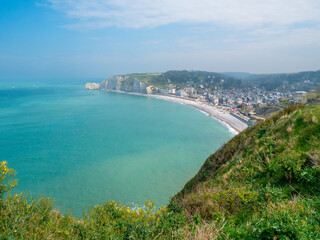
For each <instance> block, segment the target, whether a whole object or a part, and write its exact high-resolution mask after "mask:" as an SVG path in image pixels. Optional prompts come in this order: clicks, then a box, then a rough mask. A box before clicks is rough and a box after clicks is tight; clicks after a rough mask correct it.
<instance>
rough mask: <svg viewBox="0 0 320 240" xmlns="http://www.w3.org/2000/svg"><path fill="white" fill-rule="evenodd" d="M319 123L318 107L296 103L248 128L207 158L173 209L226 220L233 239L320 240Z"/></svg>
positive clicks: (315, 98)
mask: <svg viewBox="0 0 320 240" xmlns="http://www.w3.org/2000/svg"><path fill="white" fill-rule="evenodd" d="M309 99H310V98H309ZM319 99H320V98H319V94H318V95H317V96H316V94H313V99H312V100H309V101H310V102H312V103H315V102H318V101H319ZM319 122H320V106H307V107H304V106H299V105H295V106H290V107H287V108H286V109H284V110H283V111H281V112H279V113H277V114H276V115H274V116H273V117H271V118H269V119H268V120H267V121H265V122H262V123H259V124H257V125H256V126H254V127H251V128H249V129H247V130H245V131H244V132H242V133H241V134H239V135H238V136H236V137H235V138H233V139H232V140H230V141H229V142H228V143H227V144H225V145H224V146H223V147H221V148H220V149H219V150H218V151H217V152H216V153H215V154H212V155H211V156H210V157H209V158H208V159H207V160H206V161H205V163H204V165H203V166H202V168H201V170H200V171H199V173H198V174H197V175H196V176H195V177H194V178H193V179H191V180H190V181H189V182H188V183H187V184H186V186H185V187H184V189H183V190H182V191H181V192H180V193H179V194H177V195H176V196H175V197H174V198H173V199H172V202H171V204H170V206H171V207H172V208H174V209H179V208H181V209H183V211H184V212H185V213H186V214H187V215H188V216H189V217H193V218H194V217H195V216H196V217H198V218H200V219H203V220H205V221H207V222H211V223H213V224H217V223H219V222H223V223H224V224H225V225H224V228H223V230H222V232H223V233H224V234H225V235H227V236H229V237H230V238H231V239H320V228H319V226H320V215H319V211H320V198H319V196H320V185H319V180H320V140H319V139H320V124H319Z"/></svg>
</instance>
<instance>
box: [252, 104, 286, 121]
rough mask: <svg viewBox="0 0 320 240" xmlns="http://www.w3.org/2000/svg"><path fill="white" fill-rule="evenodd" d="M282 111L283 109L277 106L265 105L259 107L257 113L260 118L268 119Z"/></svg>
mask: <svg viewBox="0 0 320 240" xmlns="http://www.w3.org/2000/svg"><path fill="white" fill-rule="evenodd" d="M280 110H281V107H278V106H275V105H265V106H261V107H258V108H257V109H256V110H255V112H256V114H257V115H258V116H259V117H263V118H268V117H270V116H271V115H272V114H273V113H275V112H278V111H280Z"/></svg>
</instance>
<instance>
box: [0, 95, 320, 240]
mask: <svg viewBox="0 0 320 240" xmlns="http://www.w3.org/2000/svg"><path fill="white" fill-rule="evenodd" d="M319 100H320V93H319V92H314V93H312V94H310V95H309V98H308V103H307V104H306V105H305V106H303V105H290V106H288V107H287V108H285V109H283V110H281V111H280V112H278V113H276V114H275V115H273V116H272V117H271V118H269V119H267V120H266V121H265V122H260V123H258V124H257V125H255V126H253V127H251V128H248V129H246V130H245V131H243V132H242V133H240V134H238V135H237V136H235V137H234V138H233V139H231V140H230V141H229V142H227V143H226V144H225V145H223V146H222V147H221V148H220V149H219V150H218V151H217V152H215V153H214V154H212V155H211V156H209V157H208V159H207V160H206V161H205V163H204V165H203V166H202V168H201V169H200V171H199V172H198V173H197V174H196V176H195V177H194V178H193V179H191V180H190V181H189V182H188V183H187V184H186V185H185V187H184V188H183V189H182V190H181V192H180V193H178V194H177V195H176V196H174V197H173V198H172V200H171V202H170V204H169V205H168V207H163V208H160V209H158V210H156V209H155V208H154V207H153V203H152V202H146V204H145V206H144V207H143V208H141V209H139V210H135V209H130V208H128V207H126V206H123V205H121V204H120V203H115V202H113V201H110V202H106V203H105V204H104V205H97V206H95V207H94V208H91V209H86V211H84V215H83V217H82V218H81V219H77V218H75V217H73V216H72V215H70V214H67V215H62V214H61V213H59V212H57V211H55V210H54V208H53V200H51V199H49V198H47V197H43V196H40V197H35V198H30V196H27V195H26V194H23V193H21V194H20V193H19V194H17V193H16V194H15V193H14V192H12V188H13V187H14V186H15V185H16V181H15V180H14V176H15V172H14V170H12V169H9V168H8V166H7V165H8V164H7V163H6V162H2V163H1V164H0V236H1V239H320V227H319V226H320V214H319V213H320V185H319V180H320V151H319V149H320V141H319V139H320V124H319V122H320V106H319Z"/></svg>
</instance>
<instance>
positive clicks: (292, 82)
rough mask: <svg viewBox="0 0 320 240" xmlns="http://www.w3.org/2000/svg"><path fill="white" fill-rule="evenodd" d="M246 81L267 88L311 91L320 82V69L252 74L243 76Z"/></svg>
mask: <svg viewBox="0 0 320 240" xmlns="http://www.w3.org/2000/svg"><path fill="white" fill-rule="evenodd" d="M242 81H243V82H244V83H247V84H249V85H255V86H257V87H260V88H262V87H263V88H265V89H266V90H275V89H285V90H300V91H310V90H312V89H315V88H316V87H317V86H319V84H320V71H309V72H299V73H279V74H251V75H248V76H247V77H244V78H242Z"/></svg>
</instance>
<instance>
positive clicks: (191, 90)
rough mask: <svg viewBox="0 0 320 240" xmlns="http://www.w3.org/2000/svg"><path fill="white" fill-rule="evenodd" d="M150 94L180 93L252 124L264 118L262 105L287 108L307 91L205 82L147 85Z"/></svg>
mask: <svg viewBox="0 0 320 240" xmlns="http://www.w3.org/2000/svg"><path fill="white" fill-rule="evenodd" d="M147 93H148V94H158V95H159V94H160V95H165V96H172V97H179V98H182V99H187V100H192V101H195V102H198V103H202V104H208V105H211V106H215V107H216V108H218V109H221V110H224V111H227V112H229V113H230V114H231V115H233V116H234V117H237V118H238V119H240V120H242V121H244V122H245V123H247V124H248V125H253V124H254V123H255V122H256V120H259V119H264V118H263V117H261V116H259V114H257V112H256V110H257V109H260V108H261V107H267V106H270V107H272V106H276V107H277V109H280V108H284V107H285V105H286V104H287V103H294V102H300V101H302V100H303V97H302V94H305V93H306V92H305V91H288V90H284V91H279V90H273V91H267V90H265V89H263V88H258V87H252V88H247V89H246V88H239V89H215V90H214V91H212V90H210V89H208V88H207V89H206V88H204V86H203V85H202V84H200V85H199V86H196V87H186V88H183V89H179V87H177V86H175V85H173V84H169V85H168V88H163V89H162V88H157V87H154V86H149V87H147Z"/></svg>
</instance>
